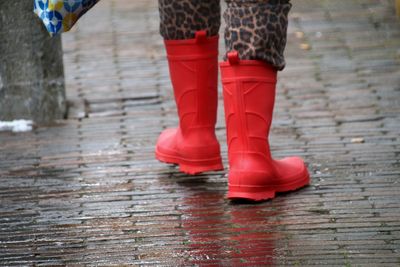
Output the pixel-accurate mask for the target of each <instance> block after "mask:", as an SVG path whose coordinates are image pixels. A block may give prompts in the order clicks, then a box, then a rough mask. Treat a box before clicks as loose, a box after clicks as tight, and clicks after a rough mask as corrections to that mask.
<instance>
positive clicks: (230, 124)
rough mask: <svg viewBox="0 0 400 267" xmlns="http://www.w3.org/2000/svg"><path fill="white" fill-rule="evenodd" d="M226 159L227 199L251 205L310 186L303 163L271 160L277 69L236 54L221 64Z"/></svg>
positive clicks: (289, 159)
mask: <svg viewBox="0 0 400 267" xmlns="http://www.w3.org/2000/svg"><path fill="white" fill-rule="evenodd" d="M220 68H221V76H222V84H223V87H224V107H225V120H226V130H227V143H228V156H229V166H230V169H229V176H228V180H229V190H228V198H230V199H236V198H244V199H250V200H254V201H259V200H265V199H269V198H274V197H275V193H276V192H286V191H291V190H295V189H298V188H300V187H303V186H305V185H307V184H309V182H310V178H309V174H308V171H307V168H306V167H305V165H304V162H303V161H302V159H300V158H298V157H289V158H284V159H281V160H274V159H273V158H272V157H271V152H270V149H269V143H268V134H269V129H270V126H271V121H272V113H273V108H274V102H275V85H276V77H277V71H276V70H275V69H274V68H273V67H272V66H269V65H267V64H266V63H264V62H262V61H258V60H239V57H238V54H237V52H235V51H234V52H230V53H229V54H228V61H227V62H222V63H220Z"/></svg>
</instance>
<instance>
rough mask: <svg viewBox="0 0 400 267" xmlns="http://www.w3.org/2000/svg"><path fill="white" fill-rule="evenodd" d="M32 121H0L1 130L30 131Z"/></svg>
mask: <svg viewBox="0 0 400 267" xmlns="http://www.w3.org/2000/svg"><path fill="white" fill-rule="evenodd" d="M32 127H33V121H31V120H13V121H0V132H1V131H12V132H14V133H18V132H29V131H32Z"/></svg>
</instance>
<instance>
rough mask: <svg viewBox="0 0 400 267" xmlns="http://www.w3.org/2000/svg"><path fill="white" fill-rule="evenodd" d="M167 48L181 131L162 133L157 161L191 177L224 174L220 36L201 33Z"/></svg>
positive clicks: (171, 41)
mask: <svg viewBox="0 0 400 267" xmlns="http://www.w3.org/2000/svg"><path fill="white" fill-rule="evenodd" d="M165 47H166V50H167V56H168V62H169V71H170V76H171V81H172V86H173V88H174V96H175V102H176V106H177V109H178V115H179V127H178V128H174V129H166V130H164V131H163V132H162V133H161V135H160V137H159V138H158V141H157V145H156V158H157V159H158V160H160V161H162V162H166V163H174V164H179V168H180V171H182V172H184V173H188V174H196V173H200V172H205V171H213V170H222V169H223V166H222V160H221V155H220V146H219V143H218V141H217V138H216V136H215V123H216V121H217V104H218V99H217V98H218V91H217V85H218V36H213V37H207V35H206V32H205V31H199V32H197V33H196V38H195V39H189V40H166V41H165Z"/></svg>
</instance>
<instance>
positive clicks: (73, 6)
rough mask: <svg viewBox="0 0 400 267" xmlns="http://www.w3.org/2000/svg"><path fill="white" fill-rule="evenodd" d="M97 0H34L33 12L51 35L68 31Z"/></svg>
mask: <svg viewBox="0 0 400 267" xmlns="http://www.w3.org/2000/svg"><path fill="white" fill-rule="evenodd" d="M98 1H99V0H34V12H35V14H36V15H38V16H39V18H40V19H41V20H42V21H43V23H44V25H45V26H46V29H47V31H48V32H49V33H50V35H51V36H54V35H57V34H59V33H62V32H67V31H69V30H70V29H71V28H72V26H74V24H75V23H76V22H77V21H78V19H79V18H80V17H81V16H82V15H83V14H85V13H86V12H87V11H88V10H89V9H91V8H92V7H93V6H94V5H95V4H96V3H97V2H98Z"/></svg>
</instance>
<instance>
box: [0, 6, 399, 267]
mask: <svg viewBox="0 0 400 267" xmlns="http://www.w3.org/2000/svg"><path fill="white" fill-rule="evenodd" d="M293 2H294V7H293V10H292V11H293V12H292V14H291V20H290V28H289V36H288V47H287V53H286V54H287V63H288V64H287V68H286V69H285V71H284V72H282V73H281V74H280V82H279V90H278V96H277V104H276V109H275V115H274V116H275V117H274V122H273V128H272V136H271V144H272V151H273V154H274V156H276V157H283V156H286V155H293V154H296V155H300V156H302V157H304V158H305V160H306V162H308V167H309V170H310V172H311V173H312V185H311V186H309V187H307V188H304V189H302V190H300V191H297V192H292V193H287V194H280V195H279V196H278V197H277V198H276V199H273V200H271V201H267V202H264V203H261V204H256V205H253V204H246V203H244V204H243V203H242V204H232V203H230V202H229V201H227V200H226V199H224V194H225V192H226V188H227V184H226V177H225V173H226V170H225V171H220V172H214V173H206V174H203V175H199V176H186V175H183V174H181V173H179V172H178V171H177V169H176V168H175V167H174V166H167V165H164V164H161V163H159V162H158V161H156V160H155V159H154V155H153V154H154V152H153V150H154V144H155V141H156V138H157V136H158V134H159V133H160V132H161V131H162V129H164V128H166V127H169V126H173V125H175V124H176V123H177V118H176V116H175V106H174V102H173V99H172V91H171V88H170V82H169V77H168V69H167V64H166V60H165V54H164V50H163V46H162V40H161V37H159V35H158V17H157V16H158V13H157V5H156V1H145V0H140V1H136V0H135V1H128V0H118V1H116V0H114V1H111V0H104V1H101V2H100V3H99V4H98V6H96V7H95V8H94V9H93V11H92V12H90V13H89V14H88V15H87V16H86V17H84V18H83V19H82V21H80V23H79V25H78V27H77V28H76V29H74V30H73V31H72V32H71V33H68V34H65V35H64V39H63V45H64V51H65V57H64V59H65V72H66V79H67V89H68V92H67V94H68V99H69V101H70V109H69V119H68V120H65V121H62V122H60V123H59V124H58V125H56V126H52V127H44V128H37V129H35V130H34V131H33V132H30V133H22V134H13V133H9V132H1V133H0V140H1V143H0V201H1V204H0V228H1V231H0V265H15V266H25V265H31V266H32V265H35V266H45V265H48V266H57V265H71V266H74V265H93V266H98V265H114V266H115V265H117V266H121V265H138V266H141V265H143V266H148V265H157V266H193V265H194V266H196V265H198V266H274V265H277V266H281V265H290V266H312V265H314V266H322V265H327V266H335V265H337V266H400V195H399V190H400V157H399V154H400V120H399V119H400V21H399V20H398V19H396V17H395V15H394V5H393V1H372V0H359V1H355V0H346V1H345V0H338V1H327V0H324V1H317V0H296V1H293ZM99 18H101V19H99ZM221 44H222V42H221ZM221 100H222V98H221V96H220V104H221V105H220V106H219V111H220V112H219V118H218V129H217V134H218V138H219V140H220V141H221V144H222V150H223V157H224V163H225V166H227V158H226V144H225V135H224V134H225V129H224V123H223V113H222V102H221Z"/></svg>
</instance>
